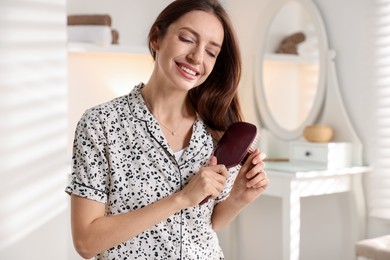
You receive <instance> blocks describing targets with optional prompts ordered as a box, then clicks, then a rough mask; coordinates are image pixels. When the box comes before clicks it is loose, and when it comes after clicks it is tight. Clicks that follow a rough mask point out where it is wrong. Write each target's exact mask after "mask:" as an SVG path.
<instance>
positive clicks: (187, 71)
mask: <svg viewBox="0 0 390 260" xmlns="http://www.w3.org/2000/svg"><path fill="white" fill-rule="evenodd" d="M179 68H180V69H181V70H183V71H185V72H186V73H188V74H190V75H191V76H196V75H198V74H199V73H197V72H196V71H194V70H192V69H190V68H188V67H185V66H183V65H179Z"/></svg>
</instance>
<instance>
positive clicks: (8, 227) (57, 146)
mask: <svg viewBox="0 0 390 260" xmlns="http://www.w3.org/2000/svg"><path fill="white" fill-rule="evenodd" d="M65 25H66V0H2V1H0V35H1V36H0V119H1V120H0V140H1V142H0V160H1V163H0V179H1V182H0V219H1V222H0V251H1V249H4V248H6V247H8V246H10V245H13V244H15V243H16V242H17V241H19V240H21V239H22V238H23V237H25V236H26V235H28V234H29V233H31V232H32V231H34V230H36V229H37V228H39V227H41V226H42V225H44V224H45V223H46V222H48V221H49V220H51V219H52V218H53V217H55V216H57V215H58V214H59V213H60V212H63V211H64V210H65V209H66V207H67V201H66V196H64V186H65V183H66V179H67V168H68V167H67V158H66V154H67V147H66V146H67V140H66V138H67V85H66V77H67V75H66V74H67V63H66V61H67V52H66V27H65Z"/></svg>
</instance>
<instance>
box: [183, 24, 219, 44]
mask: <svg viewBox="0 0 390 260" xmlns="http://www.w3.org/2000/svg"><path fill="white" fill-rule="evenodd" d="M180 30H187V31H190V32H191V33H193V34H195V35H196V37H198V38H199V37H200V35H199V33H197V32H196V31H194V30H193V29H192V28H190V27H181V28H180ZM210 43H211V45H214V46H215V47H218V48H220V49H221V48H222V46H221V45H220V44H219V43H216V42H214V41H210Z"/></svg>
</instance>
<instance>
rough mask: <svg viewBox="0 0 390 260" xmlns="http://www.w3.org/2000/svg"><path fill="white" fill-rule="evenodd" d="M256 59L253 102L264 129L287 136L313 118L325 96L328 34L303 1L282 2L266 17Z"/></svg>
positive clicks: (311, 7) (315, 12)
mask: <svg viewBox="0 0 390 260" xmlns="http://www.w3.org/2000/svg"><path fill="white" fill-rule="evenodd" d="M261 38H262V39H263V42H261V43H260V46H262V51H261V52H260V53H259V56H258V57H256V61H257V66H256V72H255V76H256V81H255V82H256V86H255V90H256V100H257V104H258V108H259V111H260V115H261V118H262V121H263V123H264V124H265V127H266V128H267V129H268V130H269V131H270V132H272V133H273V134H274V135H275V136H276V137H278V138H281V139H283V140H292V139H296V138H298V137H300V136H301V135H302V132H303V128H304V127H305V126H307V125H309V124H312V123H313V122H314V121H315V119H316V118H317V116H318V114H319V112H320V109H321V107H322V104H323V100H324V94H325V80H326V64H327V58H326V57H327V56H326V54H327V38H326V33H325V29H324V25H323V21H322V19H321V16H320V14H319V12H318V10H317V8H316V7H315V6H314V4H313V3H311V2H310V1H306V0H288V1H282V4H281V5H279V6H276V5H275V10H274V12H273V15H271V16H270V17H269V23H268V27H267V30H265V35H264V37H261Z"/></svg>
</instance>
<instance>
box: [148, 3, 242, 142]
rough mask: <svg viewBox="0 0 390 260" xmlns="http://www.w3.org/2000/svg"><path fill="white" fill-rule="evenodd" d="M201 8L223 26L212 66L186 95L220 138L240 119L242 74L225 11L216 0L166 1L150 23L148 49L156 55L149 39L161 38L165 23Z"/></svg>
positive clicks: (168, 23) (230, 25) (233, 34)
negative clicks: (208, 72)
mask: <svg viewBox="0 0 390 260" xmlns="http://www.w3.org/2000/svg"><path fill="white" fill-rule="evenodd" d="M194 10H200V11H204V12H208V13H212V14H214V15H215V16H216V17H217V18H218V19H219V20H220V22H221V24H222V26H223V28H224V40H223V43H222V48H221V51H220V53H219V55H218V58H217V60H216V63H215V65H214V68H213V70H212V72H211V73H210V75H209V76H208V78H207V79H206V80H205V82H203V83H202V84H201V85H199V86H198V87H196V88H193V89H191V90H190V91H189V92H188V99H189V100H190V102H191V103H192V105H193V106H194V108H195V110H196V112H197V113H198V115H199V116H200V118H201V119H202V120H203V121H204V122H205V124H206V125H207V126H208V128H209V129H210V131H211V133H212V134H213V136H214V137H215V138H217V139H219V137H220V135H221V133H222V132H224V131H225V130H226V129H227V127H228V126H229V125H230V124H232V123H234V122H237V121H242V118H243V117H242V113H241V108H240V104H239V101H238V97H237V87H238V83H239V81H240V77H241V55H240V51H239V47H238V41H237V38H236V35H235V32H234V30H233V27H232V23H231V21H230V18H229V16H228V14H227V13H226V11H225V9H224V8H223V6H222V5H221V4H220V2H219V1H218V0H176V1H173V2H172V3H171V4H169V5H168V6H167V7H166V8H165V9H164V10H163V11H162V12H161V13H160V14H159V16H158V17H157V19H156V21H155V22H154V23H153V25H152V27H151V29H150V31H149V35H148V41H149V50H150V53H151V54H152V56H153V58H154V59H155V56H156V53H155V51H154V50H153V48H152V45H151V43H152V42H153V41H154V40H156V39H158V38H163V37H164V36H165V34H166V31H167V29H168V27H169V26H170V25H171V24H172V23H173V22H175V21H176V20H177V19H179V18H180V17H181V16H183V15H184V14H186V13H188V12H191V11H194Z"/></svg>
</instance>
